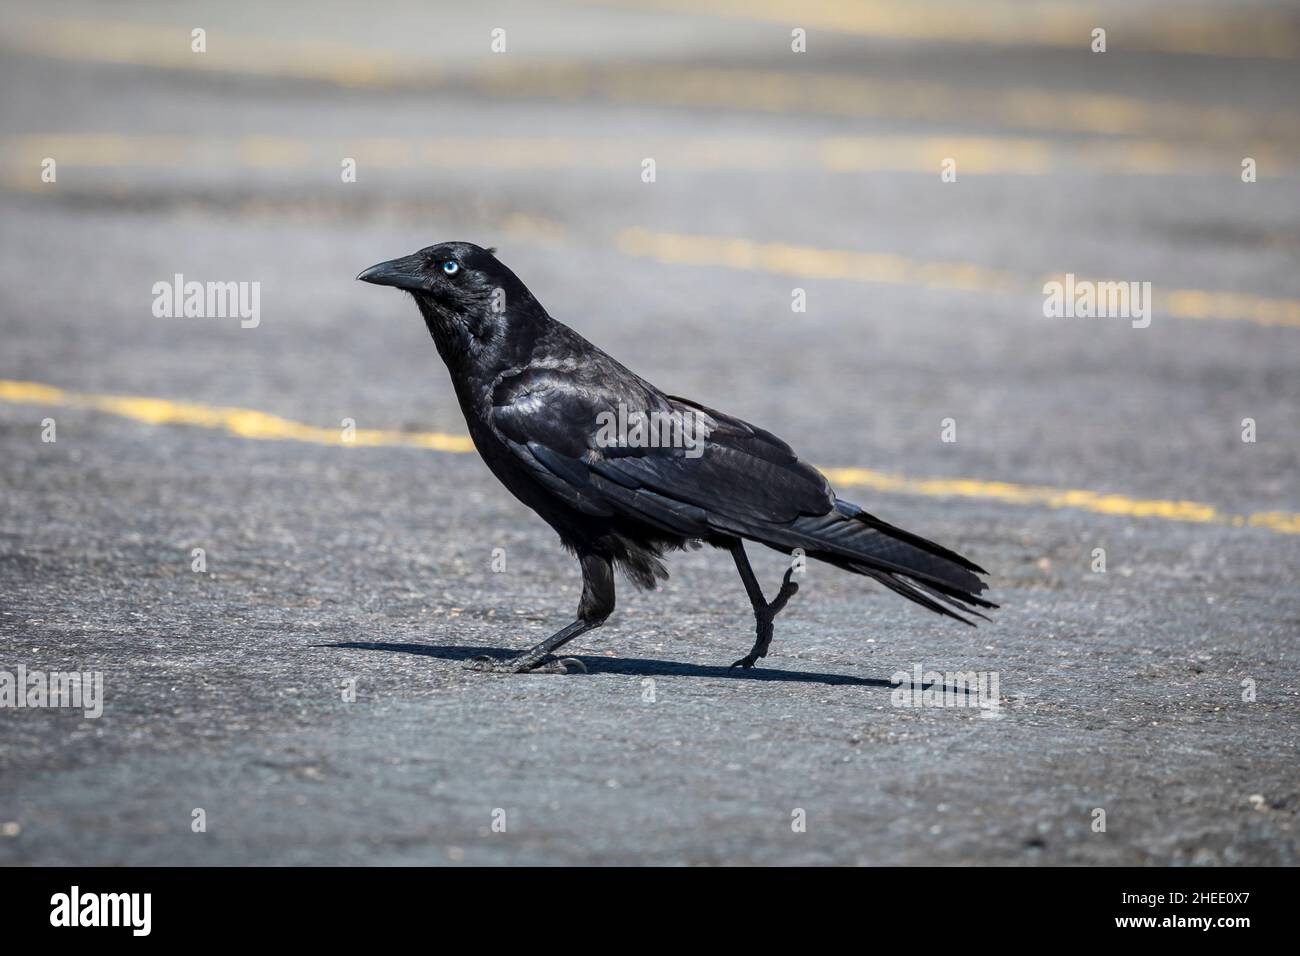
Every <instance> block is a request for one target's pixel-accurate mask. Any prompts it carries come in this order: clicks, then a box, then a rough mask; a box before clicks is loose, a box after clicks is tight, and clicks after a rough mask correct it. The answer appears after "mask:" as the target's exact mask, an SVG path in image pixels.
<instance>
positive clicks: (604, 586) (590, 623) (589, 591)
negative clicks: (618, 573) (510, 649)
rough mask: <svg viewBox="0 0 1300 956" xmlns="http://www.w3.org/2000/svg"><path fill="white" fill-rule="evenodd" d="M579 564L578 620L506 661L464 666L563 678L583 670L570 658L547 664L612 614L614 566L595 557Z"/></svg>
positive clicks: (475, 660)
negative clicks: (580, 571)
mask: <svg viewBox="0 0 1300 956" xmlns="http://www.w3.org/2000/svg"><path fill="white" fill-rule="evenodd" d="M579 560H580V561H581V562H582V600H581V601H580V602H579V603H578V619H577V620H576V621H574V622H573V623H572V624H570V625H569V626H568V627H564V628H561V629H560V630H558V631H556V632H555V633H554V634H552V635H551V636H550V637H548V638H547V639H546V640H544V641H542V642H541V643H540V644H538V645H537V646H536V647H534V648H531V649H529V650H527V651H524V653H522V654H520V655H519V656H518V657H512V658H511V659H510V660H508V661H498V660H494V659H493V658H491V657H475V658H473V659H472V660H469V661H467V662H466V664H465V666H467V667H470V668H473V669H474V670H476V671H494V672H497V673H502V674H520V673H523V672H524V671H532V672H534V673H551V674H566V673H568V672H570V671H577V670H586V668H585V667H583V666H582V662H581V661H576V660H574V659H573V658H571V657H570V658H566V659H565V660H555V659H551V660H547V658H548V657H549V656H550V654H551V652H552V651H554V650H555V649H556V648H558V647H560V646H561V645H563V644H567V643H568V642H569V641H571V640H573V639H574V638H575V637H577V636H578V635H579V634H585V633H586V632H587V631H590V630H592V629H594V628H597V627H600V626H601V625H602V624H604V623H605V618H607V617H609V615H610V614H611V613H613V611H614V565H613V563H611V562H610V560H609V559H608V558H603V557H600V556H599V555H595V554H584V555H582V556H581V557H580V559H579Z"/></svg>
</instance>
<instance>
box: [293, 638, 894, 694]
mask: <svg viewBox="0 0 1300 956" xmlns="http://www.w3.org/2000/svg"><path fill="white" fill-rule="evenodd" d="M312 646H313V647H341V648H346V649H349V650H360V651H387V652H389V653H393V654H419V655H421V656H423V657H437V658H439V659H441V660H449V661H457V660H468V659H469V658H471V657H480V656H483V657H492V658H496V659H498V660H507V659H508V658H511V657H513V656H515V654H516V653H518V652H517V651H507V650H503V649H501V648H499V647H463V646H456V645H451V646H437V645H433V644H388V643H376V642H370V641H345V642H342V643H336V644H313V645H312ZM564 656H566V657H570V656H571V657H573V658H574V659H576V660H579V661H581V662H582V665H583V666H584V667H586V668H587V672H588V673H589V674H622V675H626V676H629V677H722V678H726V679H727V680H749V681H781V682H784V683H792V684H830V685H848V686H855V687H894V686H895V685H894V684H892V683H891V682H890V681H887V680H884V679H883V678H880V677H851V676H849V675H847V674H819V673H816V672H813V671H787V670H780V669H778V668H771V667H753V668H750V669H749V670H744V669H742V668H739V667H736V668H731V667H727V666H725V665H708V664H687V663H685V662H683V661H656V660H648V659H645V658H639V657H592V656H582V655H579V654H573V655H564Z"/></svg>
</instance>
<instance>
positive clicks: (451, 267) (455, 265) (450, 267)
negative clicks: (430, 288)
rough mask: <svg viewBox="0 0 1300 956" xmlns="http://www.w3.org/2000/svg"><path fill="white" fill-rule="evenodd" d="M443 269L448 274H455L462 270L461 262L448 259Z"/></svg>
mask: <svg viewBox="0 0 1300 956" xmlns="http://www.w3.org/2000/svg"><path fill="white" fill-rule="evenodd" d="M442 271H443V272H445V273H447V275H449V276H454V275H455V274H456V273H457V272H459V271H460V263H459V262H454V261H452V260H451V259H448V260H447V261H446V262H444V263H443V264H442Z"/></svg>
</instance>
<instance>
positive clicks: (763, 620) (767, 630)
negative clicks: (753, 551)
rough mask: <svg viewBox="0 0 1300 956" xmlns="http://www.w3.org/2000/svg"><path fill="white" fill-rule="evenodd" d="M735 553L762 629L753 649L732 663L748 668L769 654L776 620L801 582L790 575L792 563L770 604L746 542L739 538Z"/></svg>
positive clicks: (734, 547)
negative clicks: (761, 586)
mask: <svg viewBox="0 0 1300 956" xmlns="http://www.w3.org/2000/svg"><path fill="white" fill-rule="evenodd" d="M731 556H732V557H733V558H735V559H736V570H737V571H739V572H740V580H742V581H744V582H745V592H746V593H747V594H748V595H749V602H750V603H751V604H753V605H754V620H755V622H756V624H757V630H758V639H757V640H755V641H754V648H753V650H751V651H750V652H749V653H748V654H746V655H745V656H744V657H742V658H741V659H740V660H738V661H736V663H734V664H732V665H731V666H732V667H743V668H745V669H746V670H748V669H749V668H751V667H753V666H754V663H755V662H756V661H757V660H758V659H759V658H760V657H767V648H768V646H769V645H770V644H771V643H772V622H773V621H774V620H775V619H776V616H777V615H778V614H780V613H781V609H782V608H783V607H785V602H786V601H788V600H790V598H792V597H794V593H795V592H796V591H798V590H799V584H798V582H796V581H791V580H790V575H792V574H794V565H791V566H790V568H789V570H787V571H786V572H785V577H784V578H783V579H782V580H781V590H780V591H778V592H777V595H776V598H775V599H774V600H773V601H772V603H771V604H768V603H767V600H766V599H765V598H764V597H763V589H762V588H760V587H759V586H758V579H757V578H755V577H754V569H753V568H751V567H750V566H749V556H748V555H747V554H745V542H743V541H737V542H736V543H735V544H734V545H732V547H731Z"/></svg>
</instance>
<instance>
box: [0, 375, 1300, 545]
mask: <svg viewBox="0 0 1300 956" xmlns="http://www.w3.org/2000/svg"><path fill="white" fill-rule="evenodd" d="M0 401H7V402H14V403H17V404H25V405H46V406H56V407H58V406H63V407H74V408H90V409H94V410H96V411H101V412H107V413H109V414H113V415H118V416H120V417H122V418H128V419H132V420H134V421H138V422H146V423H148V424H150V425H191V426H195V427H198V428H211V429H216V430H219V431H225V432H228V433H230V434H232V435H238V436H239V437H241V438H256V439H269V440H279V441H298V442H307V443H310V444H315V445H339V446H343V447H351V446H361V447H367V448H374V447H380V446H383V447H398V448H426V449H430V450H433V451H445V452H454V453H458V454H459V453H465V452H471V451H473V450H474V444H473V442H471V441H470V439H469V438H467V437H466V436H463V435H448V434H444V433H442V432H401V431H392V430H377V429H357V431H356V435H355V440H354V441H352V442H351V443H349V442H345V441H344V440H343V435H342V431H341V430H340V429H337V428H322V427H318V426H315V425H304V424H302V423H300V422H295V421H291V420H289V419H287V418H281V417H280V416H278V415H269V414H267V413H266V412H259V411H254V410H252V409H248V408H235V407H228V406H218V405H201V404H196V403H193V402H175V401H172V400H170V399H165V398H145V397H140V396H126V395H89V394H83V393H80V392H70V391H66V390H64V389H61V388H56V387H54V386H52V385H43V384H40V383H38V382H17V381H11V380H6V379H0ZM823 471H824V473H825V474H826V477H827V478H829V479H830V481H831V482H832V484H835V485H837V486H839V487H841V488H846V487H851V488H869V489H871V490H873V491H879V492H882V493H887V494H903V495H918V496H921V497H926V498H976V499H984V500H992V501H1000V502H1003V503H1005V504H1011V505H1022V506H1040V507H1047V508H1069V509H1074V510H1079V511H1092V512H1096V513H1098V514H1106V515H1116V516H1122V517H1133V518H1163V519H1165V520H1166V521H1183V522H1194V523H1197V524H1218V525H1231V526H1233V527H1256V528H1268V529H1269V530H1271V531H1276V532H1279V533H1281V534H1300V513H1297V512H1293V511H1262V512H1256V513H1254V514H1249V515H1234V514H1227V513H1224V512H1222V511H1220V510H1219V509H1217V508H1216V507H1215V506H1214V505H1210V504H1204V503H1202V502H1198V501H1164V500H1160V499H1142V498H1130V497H1128V496H1127V495H1120V494H1103V493H1099V492H1095V491H1084V490H1080V489H1064V488H1048V487H1042V486H1035V485H1018V484H1013V483H1011V482H1005V481H982V480H979V479H975V478H906V477H903V476H900V475H890V474H887V473H885V472H881V471H873V470H871V469H868V468H826V469H823Z"/></svg>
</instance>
